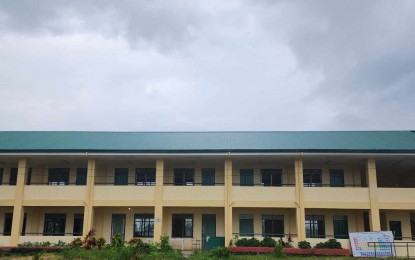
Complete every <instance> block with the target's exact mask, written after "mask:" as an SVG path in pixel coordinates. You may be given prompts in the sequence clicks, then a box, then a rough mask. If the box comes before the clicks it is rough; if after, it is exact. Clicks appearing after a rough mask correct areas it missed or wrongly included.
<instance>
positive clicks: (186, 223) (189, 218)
mask: <svg viewBox="0 0 415 260" xmlns="http://www.w3.org/2000/svg"><path fill="white" fill-rule="evenodd" d="M172 224H173V226H172V237H193V215H191V214H173V221H172Z"/></svg>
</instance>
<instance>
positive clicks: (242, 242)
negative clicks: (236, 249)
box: [235, 238, 248, 246]
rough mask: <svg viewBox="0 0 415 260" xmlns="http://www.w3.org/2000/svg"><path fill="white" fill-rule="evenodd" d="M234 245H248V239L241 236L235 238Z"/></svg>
mask: <svg viewBox="0 0 415 260" xmlns="http://www.w3.org/2000/svg"><path fill="white" fill-rule="evenodd" d="M235 246H248V239H247V238H241V239H238V240H236V242H235Z"/></svg>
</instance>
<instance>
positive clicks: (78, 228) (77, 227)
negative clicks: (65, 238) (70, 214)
mask: <svg viewBox="0 0 415 260" xmlns="http://www.w3.org/2000/svg"><path fill="white" fill-rule="evenodd" d="M83 226H84V214H75V215H74V220H73V235H74V236H82V231H83Z"/></svg>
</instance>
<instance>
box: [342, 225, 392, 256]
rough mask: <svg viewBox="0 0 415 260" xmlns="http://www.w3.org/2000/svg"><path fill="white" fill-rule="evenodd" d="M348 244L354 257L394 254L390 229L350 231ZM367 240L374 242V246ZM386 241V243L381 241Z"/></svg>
mask: <svg viewBox="0 0 415 260" xmlns="http://www.w3.org/2000/svg"><path fill="white" fill-rule="evenodd" d="M349 237H350V244H351V247H352V251H353V256H355V257H375V256H376V257H392V256H395V252H394V251H395V250H394V249H393V245H392V243H391V242H393V240H394V239H393V233H392V231H381V232H356V233H350V234H349ZM368 242H376V253H375V247H374V245H373V244H372V245H371V246H369V245H368ZM382 242H387V243H382Z"/></svg>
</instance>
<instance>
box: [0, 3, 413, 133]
mask: <svg viewBox="0 0 415 260" xmlns="http://www.w3.org/2000/svg"><path fill="white" fill-rule="evenodd" d="M414 5H415V3H414V2H413V1H399V2H398V1H393V2H391V1H369V0H363V1H361V0H359V1H328V0H325V1H305V0H304V1H272V2H271V1H248V0H247V1H237V0H235V1H226V2H225V1H206V2H205V1H117V2H114V1H77V0H76V1H1V2H0V21H1V22H0V59H1V60H2V62H0V101H1V104H3V105H2V107H1V108H0V112H2V113H1V116H0V117H1V118H0V119H1V120H2V121H3V122H8V124H6V125H3V129H23V130H27V129H39V130H40V129H45V130H59V129H60V130H85V129H86V130H322V129H324V130H330V129H334V130H340V129H348V130H353V129H356V130H357V129H411V128H412V129H414V128H415V121H414V120H413V118H415V111H414V109H413V99H414V97H415V88H414V87H413V86H414V83H415V73H414V71H415V53H414V52H413V46H415V34H414V33H413V28H414V27H415V15H414V11H413V10H415V6H414ZM17 104H19V105H17Z"/></svg>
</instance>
